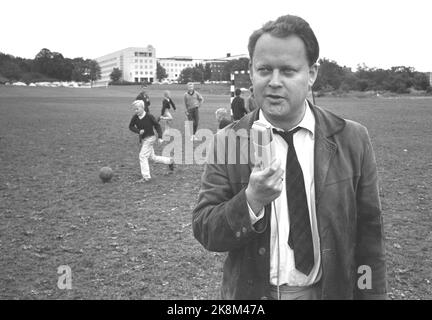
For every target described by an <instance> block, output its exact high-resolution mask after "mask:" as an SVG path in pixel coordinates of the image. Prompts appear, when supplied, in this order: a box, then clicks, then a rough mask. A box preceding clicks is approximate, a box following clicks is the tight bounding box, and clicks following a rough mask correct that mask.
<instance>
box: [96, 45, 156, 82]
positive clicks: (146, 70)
mask: <svg viewBox="0 0 432 320" xmlns="http://www.w3.org/2000/svg"><path fill="white" fill-rule="evenodd" d="M95 60H96V61H97V62H98V63H99V66H100V68H101V79H100V80H98V81H97V82H96V85H98V84H99V85H104V84H107V83H108V82H110V81H111V78H110V74H111V72H112V71H113V69H114V68H118V69H120V70H121V71H122V78H121V79H122V80H124V81H129V82H137V83H139V82H153V81H154V80H155V79H156V50H155V48H154V47H153V46H151V45H148V46H147V47H130V48H126V49H123V50H119V51H116V52H113V53H109V54H106V55H104V56H102V57H99V58H96V59H95Z"/></svg>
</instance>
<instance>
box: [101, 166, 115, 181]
mask: <svg viewBox="0 0 432 320" xmlns="http://www.w3.org/2000/svg"><path fill="white" fill-rule="evenodd" d="M112 176H113V171H112V169H111V168H110V167H102V168H101V169H100V170H99V178H101V180H102V182H109V181H110V180H111V178H112Z"/></svg>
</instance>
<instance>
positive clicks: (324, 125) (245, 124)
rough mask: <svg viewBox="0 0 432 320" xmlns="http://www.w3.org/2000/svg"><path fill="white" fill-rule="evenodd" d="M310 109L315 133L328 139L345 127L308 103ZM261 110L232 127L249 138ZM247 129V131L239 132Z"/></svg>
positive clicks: (243, 136)
mask: <svg viewBox="0 0 432 320" xmlns="http://www.w3.org/2000/svg"><path fill="white" fill-rule="evenodd" d="M307 102H308V105H309V108H311V110H312V113H313V115H314V117H315V131H318V130H319V131H321V133H322V135H323V136H324V137H326V138H328V137H331V136H333V135H334V134H336V133H338V132H339V131H341V130H342V129H343V128H344V127H345V123H346V122H345V120H344V119H342V118H340V117H338V116H337V115H335V114H334V113H332V112H330V111H327V110H324V109H322V108H320V107H318V106H315V105H313V104H312V103H311V102H310V101H307ZM259 110H260V108H257V109H255V110H254V111H252V112H251V113H248V114H247V115H246V116H244V117H243V118H241V119H240V120H239V121H238V122H237V123H235V124H234V125H233V126H232V129H233V130H234V131H235V132H236V134H237V135H238V136H240V137H242V138H249V132H250V128H251V127H252V124H253V123H254V121H256V120H258V116H259ZM239 129H246V130H239Z"/></svg>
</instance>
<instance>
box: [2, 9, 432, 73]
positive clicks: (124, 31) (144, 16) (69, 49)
mask: <svg viewBox="0 0 432 320" xmlns="http://www.w3.org/2000/svg"><path fill="white" fill-rule="evenodd" d="M0 7H1V11H2V14H1V26H2V27H1V29H2V30H1V31H0V52H3V53H8V54H11V55H14V56H18V57H23V58H31V59H33V58H34V57H35V55H36V54H37V53H38V52H39V51H40V49H42V48H48V49H49V50H51V51H56V52H60V53H62V54H63V56H64V57H67V58H75V57H84V58H92V59H94V58H97V57H99V56H102V55H105V54H108V53H110V52H113V51H117V50H120V49H123V48H126V47H143V46H147V45H148V44H151V45H153V46H154V47H155V49H156V56H157V57H170V56H192V57H193V58H196V59H200V58H220V57H223V56H225V55H226V53H228V52H229V53H231V54H232V55H236V54H243V53H247V42H248V38H249V35H250V34H251V32H252V31H254V30H256V29H258V28H259V27H261V25H262V24H264V23H265V22H267V21H268V20H274V19H276V18H277V17H278V16H280V15H284V14H288V13H289V14H295V15H299V16H301V17H302V18H304V19H306V20H307V21H308V22H309V24H310V25H311V26H312V28H313V30H314V32H315V34H316V36H317V38H318V41H319V43H320V47H321V53H320V57H321V58H322V57H325V58H328V59H331V60H335V61H336V62H337V63H338V64H339V65H345V66H347V67H351V68H353V71H355V69H356V66H357V65H358V64H362V63H365V64H366V65H367V66H368V67H375V68H385V69H387V68H390V67H391V66H398V65H404V66H411V67H414V68H415V69H416V70H418V71H432V59H431V56H432V50H431V49H432V44H431V38H432V37H431V30H432V28H431V18H432V14H431V12H432V10H431V8H432V1H430V0H409V1H408V0H405V1H401V0H345V1H343V0H296V1H294V0H259V1H257V0H214V1H208V0H151V1H148V0H119V1H112V0H109V1H107V0H68V1H64V0H37V1H34V0H14V1H10V0H3V1H2V2H1V6H0Z"/></svg>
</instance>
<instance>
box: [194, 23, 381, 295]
mask: <svg viewBox="0 0 432 320" xmlns="http://www.w3.org/2000/svg"><path fill="white" fill-rule="evenodd" d="M248 49H249V56H250V75H251V80H252V83H253V86H254V96H255V99H256V102H257V105H258V106H259V108H258V109H256V110H255V111H254V112H252V113H249V114H247V115H246V116H244V117H243V118H242V119H241V120H240V121H238V122H236V123H234V124H231V125H229V126H228V127H226V128H224V129H223V130H221V131H220V132H219V133H218V134H216V135H215V138H214V141H213V148H212V149H211V150H212V152H210V153H209V156H208V161H207V164H206V166H205V169H204V173H203V176H202V180H201V190H200V192H199V197H198V204H197V206H196V207H195V209H194V210H193V220H192V226H193V232H194V236H195V238H196V239H197V240H198V241H199V242H200V243H201V244H202V245H203V246H204V247H205V248H206V249H208V250H211V251H216V252H228V256H227V259H226V261H225V264H224V275H223V281H222V290H221V291H222V292H221V293H222V298H223V299H252V300H253V299H288V300H292V299H385V298H386V296H387V289H386V263H385V250H384V235H383V225H382V216H381V205H380V199H379V194H378V177H377V168H376V161H375V156H374V152H373V149H372V145H371V141H370V138H369V135H368V132H367V129H366V128H365V127H364V126H362V125H361V124H358V123H356V122H354V121H350V120H345V119H342V118H340V117H338V116H336V115H334V114H332V113H331V112H329V111H326V110H324V109H322V108H320V107H318V106H315V105H313V104H312V103H310V102H309V101H307V100H306V97H307V94H308V92H309V88H310V87H311V86H312V85H313V83H314V81H315V80H316V76H317V73H318V66H317V64H316V61H317V59H318V56H319V46H318V41H317V40H316V37H315V35H314V33H313V31H312V29H311V28H310V26H309V24H308V23H307V22H306V21H304V20H303V19H301V18H299V17H296V16H290V15H287V16H282V17H280V18H278V19H277V20H276V21H271V22H268V23H267V24H265V25H264V26H263V27H262V28H261V29H259V30H257V31H255V32H254V33H253V34H252V35H251V37H250V39H249V46H248ZM254 121H260V122H261V123H263V124H264V125H267V126H268V127H269V128H271V129H272V130H273V131H271V132H274V133H273V135H272V142H271V144H272V146H273V148H272V151H271V157H272V162H271V164H270V165H269V166H268V167H265V168H263V167H262V166H260V163H259V162H258V161H257V159H256V158H255V153H254V148H255V147H254V144H253V143H251V140H254V139H253V137H254V136H253V135H252V136H251V134H250V129H251V127H252V124H253V123H254ZM221 142H222V143H221ZM226 150H232V151H231V152H226ZM233 157H234V158H233Z"/></svg>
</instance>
